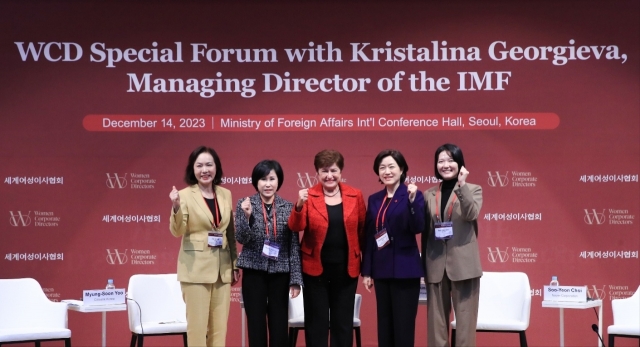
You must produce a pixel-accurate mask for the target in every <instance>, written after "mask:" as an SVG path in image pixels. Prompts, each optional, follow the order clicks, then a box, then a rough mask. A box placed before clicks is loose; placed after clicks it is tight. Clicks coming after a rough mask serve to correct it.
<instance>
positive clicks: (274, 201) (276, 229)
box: [260, 198, 278, 239]
mask: <svg viewBox="0 0 640 347" xmlns="http://www.w3.org/2000/svg"><path fill="white" fill-rule="evenodd" d="M260 201H261V202H262V217H264V225H265V228H266V231H265V232H266V233H267V237H269V221H268V220H267V208H266V207H265V206H264V201H262V199H260ZM271 206H273V207H272V208H273V238H274V239H275V237H276V236H277V235H278V226H277V224H276V199H275V198H274V199H273V205H271Z"/></svg>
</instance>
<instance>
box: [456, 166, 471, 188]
mask: <svg viewBox="0 0 640 347" xmlns="http://www.w3.org/2000/svg"><path fill="white" fill-rule="evenodd" d="M467 176H469V171H467V168H465V167H464V166H463V167H461V168H460V172H459V173H458V184H459V185H460V187H462V186H463V185H464V184H465V183H466V182H467Z"/></svg>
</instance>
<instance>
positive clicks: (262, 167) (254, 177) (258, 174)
mask: <svg viewBox="0 0 640 347" xmlns="http://www.w3.org/2000/svg"><path fill="white" fill-rule="evenodd" d="M271 170H273V171H274V172H275V173H276V176H277V177H278V188H277V189H276V191H278V190H280V187H282V183H283V182H284V173H283V172H282V166H280V163H278V162H277V161H275V160H263V161H261V162H259V163H258V164H256V166H255V167H254V168H253V172H251V184H253V188H255V189H256V191H257V190H258V181H259V180H260V179H261V178H263V177H265V176H267V175H268V174H269V172H271Z"/></svg>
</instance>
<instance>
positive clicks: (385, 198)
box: [376, 195, 392, 231]
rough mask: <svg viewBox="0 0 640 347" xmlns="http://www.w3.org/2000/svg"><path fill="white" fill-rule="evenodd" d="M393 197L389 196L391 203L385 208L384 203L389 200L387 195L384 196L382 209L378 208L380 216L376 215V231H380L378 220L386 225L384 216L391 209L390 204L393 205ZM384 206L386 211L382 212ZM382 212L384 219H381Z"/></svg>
mask: <svg viewBox="0 0 640 347" xmlns="http://www.w3.org/2000/svg"><path fill="white" fill-rule="evenodd" d="M391 199H392V198H389V205H387V207H386V208H384V203H385V202H386V201H387V196H386V195H385V196H384V200H382V205H381V206H380V209H379V210H378V216H376V231H380V228H378V221H380V224H382V226H384V216H386V215H387V210H388V209H389V206H391ZM383 208H384V212H382V209H383ZM380 212H382V220H381V219H380Z"/></svg>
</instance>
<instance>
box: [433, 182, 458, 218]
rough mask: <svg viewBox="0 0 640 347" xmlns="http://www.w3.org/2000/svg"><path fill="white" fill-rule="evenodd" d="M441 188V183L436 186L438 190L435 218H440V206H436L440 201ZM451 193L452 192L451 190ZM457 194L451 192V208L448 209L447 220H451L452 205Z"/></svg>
mask: <svg viewBox="0 0 640 347" xmlns="http://www.w3.org/2000/svg"><path fill="white" fill-rule="evenodd" d="M441 189H442V183H440V186H439V187H438V191H437V192H436V219H437V220H438V221H441V220H440V206H438V201H440V190H441ZM451 193H452V194H453V192H451ZM457 198H458V196H457V195H455V194H453V200H451V208H450V209H449V221H451V215H452V214H453V205H454V204H455V203H456V199H457Z"/></svg>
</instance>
